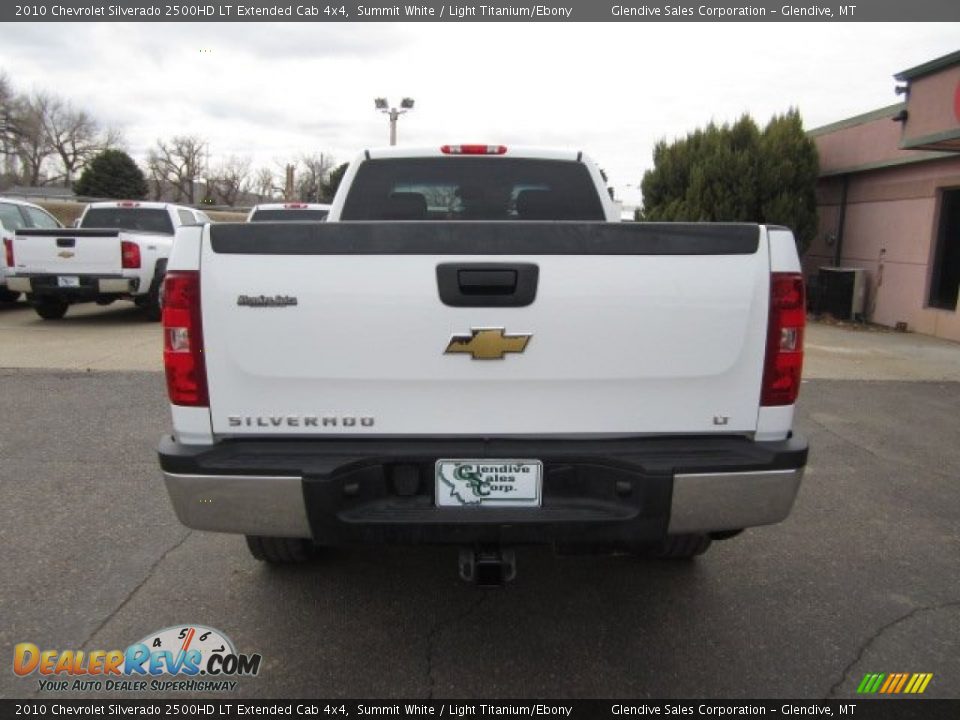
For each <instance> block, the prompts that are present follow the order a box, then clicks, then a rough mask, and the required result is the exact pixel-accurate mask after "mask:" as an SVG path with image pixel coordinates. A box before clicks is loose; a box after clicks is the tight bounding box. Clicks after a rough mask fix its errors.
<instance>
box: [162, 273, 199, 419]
mask: <svg viewBox="0 0 960 720" xmlns="http://www.w3.org/2000/svg"><path fill="white" fill-rule="evenodd" d="M163 367H164V370H166V373H167V393H168V395H169V396H170V402H172V403H173V404H174V405H187V406H191V407H206V406H207V405H209V404H210V401H209V399H208V394H207V369H206V366H205V365H204V362H203V324H202V322H201V319H200V273H198V272H196V271H195V270H188V271H180V270H174V271H170V272H168V273H167V274H166V276H165V277H164V280H163Z"/></svg>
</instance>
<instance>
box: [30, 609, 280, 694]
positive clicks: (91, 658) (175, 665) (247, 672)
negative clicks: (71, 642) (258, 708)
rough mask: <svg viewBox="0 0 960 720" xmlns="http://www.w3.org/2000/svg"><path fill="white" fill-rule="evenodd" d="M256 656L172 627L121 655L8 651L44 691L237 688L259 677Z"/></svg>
mask: <svg viewBox="0 0 960 720" xmlns="http://www.w3.org/2000/svg"><path fill="white" fill-rule="evenodd" d="M261 659H262V658H261V656H260V655H258V654H252V655H244V654H240V653H237V651H236V649H235V648H234V645H233V643H232V642H231V641H230V638H228V637H227V636H226V635H224V634H223V633H222V632H220V631H219V630H216V629H214V628H211V627H206V626H204V625H177V626H173V627H168V628H164V629H163V630H160V631H158V632H155V633H151V634H149V635H147V636H146V637H145V638H143V639H142V640H140V641H139V642H136V643H133V644H132V645H130V646H128V647H127V649H126V650H90V651H84V650H46V649H40V648H39V647H38V646H37V645H35V644H33V643H29V642H24V643H19V644H18V645H16V646H15V647H14V649H13V672H14V673H16V674H17V675H19V676H21V677H24V678H26V677H36V679H37V683H38V689H39V690H41V691H45V692H78V691H79V692H105V691H114V692H144V691H154V692H203V691H213V692H216V691H231V690H234V689H236V687H237V684H238V681H237V680H235V679H234V678H237V677H250V676H255V675H257V673H258V672H260V661H261Z"/></svg>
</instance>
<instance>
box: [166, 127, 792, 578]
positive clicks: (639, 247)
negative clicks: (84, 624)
mask: <svg viewBox="0 0 960 720" xmlns="http://www.w3.org/2000/svg"><path fill="white" fill-rule="evenodd" d="M618 220H619V218H618V214H617V210H616V206H615V205H614V204H613V203H612V202H611V201H610V198H609V197H608V195H607V193H606V191H605V189H604V182H603V179H602V177H601V175H600V173H599V171H598V169H597V167H596V165H595V164H594V163H592V162H591V161H590V160H589V159H588V158H586V157H585V156H583V155H582V154H580V153H578V152H565V151H546V150H534V149H524V148H515V147H510V148H507V147H504V146H502V145H476V146H475V145H455V146H443V147H441V148H430V149H419V150H417V149H407V148H404V149H397V148H392V149H384V150H370V151H367V152H365V153H364V154H363V155H361V156H360V157H358V158H357V159H356V160H355V161H354V162H353V163H352V164H351V166H350V168H349V169H348V171H347V173H346V175H345V177H344V180H343V183H342V185H341V187H340V189H339V191H338V193H337V195H336V198H335V199H334V202H333V206H332V208H331V211H330V215H329V216H328V218H327V222H324V223H316V224H306V223H282V224H281V223H276V224H270V223H250V224H229V225H227V224H221V225H215V226H204V227H190V228H183V229H181V230H180V232H179V234H178V237H177V243H176V246H175V249H174V252H173V255H172V256H171V258H170V264H169V266H168V272H167V278H166V283H165V291H164V310H163V329H164V338H165V341H164V342H165V348H164V362H165V366H166V374H167V383H168V390H169V396H170V403H171V405H170V407H171V412H172V416H173V434H172V435H168V436H165V437H163V438H162V440H161V443H160V447H159V459H160V465H161V467H162V470H163V473H164V477H165V482H166V487H167V490H168V493H169V495H170V498H171V500H172V503H173V507H174V509H175V511H176V513H177V516H178V517H179V518H180V520H181V522H183V523H184V524H185V525H187V526H189V527H191V528H196V529H201V530H211V531H220V532H228V533H239V534H244V535H246V536H247V542H248V546H249V549H250V551H251V552H252V554H253V555H254V556H255V557H256V558H258V559H261V560H266V561H268V562H278V563H279V562H294V561H302V560H306V559H307V558H309V557H310V556H311V554H312V552H313V550H314V549H315V548H317V547H323V546H333V545H342V544H348V543H371V542H372V543H447V544H456V545H459V546H461V553H460V563H459V568H460V573H461V575H462V576H463V577H464V578H465V579H468V580H475V581H478V582H482V583H498V582H502V581H505V580H506V579H509V578H511V577H512V576H513V575H514V573H515V565H514V562H515V561H514V554H513V552H512V550H511V548H513V547H514V546H516V545H521V544H529V543H548V544H554V545H555V546H558V547H560V548H561V549H566V548H590V549H592V550H597V549H603V550H614V551H637V552H653V553H654V554H657V555H660V556H663V557H691V556H694V555H697V554H700V553H702V552H703V551H704V550H705V549H706V548H707V546H708V545H709V544H710V542H711V540H714V539H725V538H728V537H732V536H733V535H735V534H737V533H738V532H740V531H741V530H742V529H744V528H747V527H751V526H756V525H764V524H769V523H775V522H778V521H780V520H782V519H784V518H785V517H786V516H787V514H788V513H789V511H790V509H791V507H792V505H793V502H794V498H795V496H796V494H797V490H798V488H799V485H800V480H801V477H802V474H803V469H804V466H805V464H806V458H807V443H806V441H805V440H804V438H802V437H801V436H799V435H798V434H796V433H794V432H793V430H792V425H793V415H794V404H795V402H796V398H797V392H798V390H799V387H800V373H801V365H802V358H803V351H802V343H803V331H804V320H805V314H804V289H803V282H802V278H801V275H800V265H799V262H798V259H797V251H796V247H795V243H794V239H793V236H792V234H791V233H790V231H789V230H787V229H785V228H782V227H767V226H763V225H756V224H746V223H744V224H695V223H677V224H667V223H620V222H618Z"/></svg>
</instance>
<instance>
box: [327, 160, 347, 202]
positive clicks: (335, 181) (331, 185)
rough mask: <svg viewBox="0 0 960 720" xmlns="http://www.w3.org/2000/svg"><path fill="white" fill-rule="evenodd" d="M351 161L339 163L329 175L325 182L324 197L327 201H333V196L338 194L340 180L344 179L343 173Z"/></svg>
mask: <svg viewBox="0 0 960 720" xmlns="http://www.w3.org/2000/svg"><path fill="white" fill-rule="evenodd" d="M349 166H350V163H343V164H342V165H337V167H335V168H334V169H333V170H331V171H330V174H329V175H328V176H327V181H326V182H325V183H324V184H323V197H324V201H325V202H332V201H333V196H334V195H336V194H337V188H339V187H340V181H341V180H343V174H344V173H345V172H346V171H347V168H348V167H349Z"/></svg>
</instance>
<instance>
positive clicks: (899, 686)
mask: <svg viewBox="0 0 960 720" xmlns="http://www.w3.org/2000/svg"><path fill="white" fill-rule="evenodd" d="M906 682H907V674H906V673H900V682H898V683H897V686H896V687H895V688H894V689H893V690H892V691H891V692H895V693H898V692H900V691H901V690H903V686H904V685H905V684H906Z"/></svg>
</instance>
